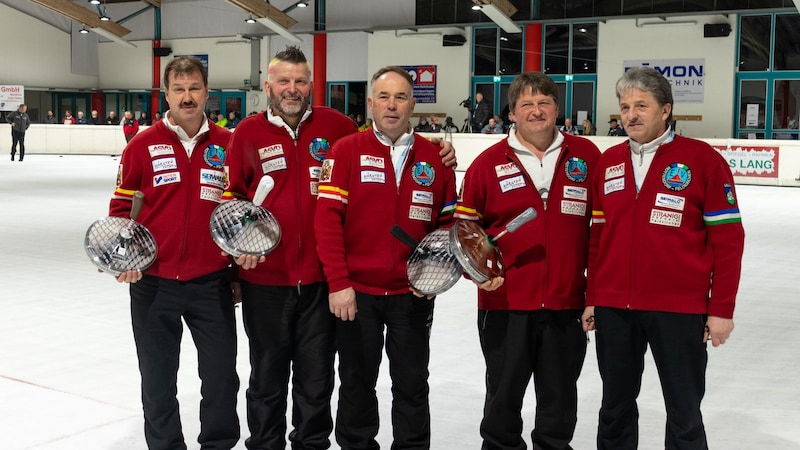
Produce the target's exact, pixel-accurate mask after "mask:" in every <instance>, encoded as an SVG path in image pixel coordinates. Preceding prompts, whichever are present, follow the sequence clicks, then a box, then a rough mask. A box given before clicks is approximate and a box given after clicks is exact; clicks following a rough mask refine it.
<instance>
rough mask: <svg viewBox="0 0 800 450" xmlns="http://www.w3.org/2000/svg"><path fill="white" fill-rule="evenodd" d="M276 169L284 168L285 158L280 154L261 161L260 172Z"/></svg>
mask: <svg viewBox="0 0 800 450" xmlns="http://www.w3.org/2000/svg"><path fill="white" fill-rule="evenodd" d="M276 170H286V158H284V157H282V156H281V157H280V158H275V159H270V160H268V161H264V162H262V163H261V172H263V173H264V174H268V173H270V172H275V171H276Z"/></svg>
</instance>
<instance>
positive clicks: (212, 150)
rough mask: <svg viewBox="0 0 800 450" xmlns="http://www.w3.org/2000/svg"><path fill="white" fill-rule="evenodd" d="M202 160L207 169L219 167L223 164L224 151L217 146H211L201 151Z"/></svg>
mask: <svg viewBox="0 0 800 450" xmlns="http://www.w3.org/2000/svg"><path fill="white" fill-rule="evenodd" d="M203 159H204V160H205V162H206V164H208V166H209V167H214V168H217V167H221V166H222V165H223V164H225V149H224V148H222V147H220V146H219V145H217V144H211V145H209V146H208V147H206V149H205V150H204V151H203Z"/></svg>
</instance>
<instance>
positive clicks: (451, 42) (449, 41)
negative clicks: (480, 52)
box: [442, 34, 467, 47]
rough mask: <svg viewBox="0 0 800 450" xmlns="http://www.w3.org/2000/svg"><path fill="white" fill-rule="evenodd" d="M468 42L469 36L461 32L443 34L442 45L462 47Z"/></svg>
mask: <svg viewBox="0 0 800 450" xmlns="http://www.w3.org/2000/svg"><path fill="white" fill-rule="evenodd" d="M465 42H467V38H465V37H464V36H462V35H460V34H443V35H442V46H443V47H460V46H462V45H464V43H465Z"/></svg>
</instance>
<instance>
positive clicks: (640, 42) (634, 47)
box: [596, 15, 737, 138]
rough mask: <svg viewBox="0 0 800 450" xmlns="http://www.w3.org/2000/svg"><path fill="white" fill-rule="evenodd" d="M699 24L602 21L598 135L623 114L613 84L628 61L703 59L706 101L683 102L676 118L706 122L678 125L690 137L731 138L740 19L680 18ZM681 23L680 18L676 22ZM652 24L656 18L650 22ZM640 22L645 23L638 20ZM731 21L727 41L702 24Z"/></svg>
mask: <svg viewBox="0 0 800 450" xmlns="http://www.w3.org/2000/svg"><path fill="white" fill-rule="evenodd" d="M681 19H684V20H687V19H692V20H696V21H697V24H696V25H669V26H663V27H637V26H636V23H637V20H636V19H631V20H609V21H606V22H605V23H603V22H601V23H600V27H599V31H598V33H599V44H598V52H597V60H598V61H597V117H598V119H597V120H596V122H597V124H596V126H597V134H606V133H607V132H608V123H607V122H608V119H609V116H610V115H612V114H619V105H618V103H617V97H616V92H615V89H614V86H615V84H616V82H617V80H618V79H619V77H620V76H622V73H623V64H622V62H623V61H624V60H641V59H679V58H680V59H690V58H703V59H705V80H706V83H705V87H704V88H705V101H704V102H703V103H686V102H679V103H675V105H673V108H672V111H673V115H700V116H703V120H702V121H698V122H689V121H679V122H678V125H677V130H676V131H677V132H678V133H681V134H683V135H686V136H693V137H704V138H716V137H728V136H731V135H732V134H733V119H732V117H733V108H734V102H735V99H734V83H735V70H736V67H735V66H736V64H735V63H736V59H735V55H736V25H737V23H736V18H735V16H733V15H732V16H730V17H728V18H725V17H723V16H721V15H710V16H692V17H690V18H681ZM674 20H677V19H674ZM648 21H653V19H648ZM640 22H641V21H640ZM722 22H727V23H730V25H731V27H732V28H733V31H732V32H731V34H730V35H729V36H728V37H716V38H704V37H703V24H705V23H722Z"/></svg>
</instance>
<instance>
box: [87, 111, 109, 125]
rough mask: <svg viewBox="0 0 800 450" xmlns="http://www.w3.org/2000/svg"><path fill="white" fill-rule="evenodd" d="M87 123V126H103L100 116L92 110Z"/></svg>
mask: <svg viewBox="0 0 800 450" xmlns="http://www.w3.org/2000/svg"><path fill="white" fill-rule="evenodd" d="M87 122H88V124H89V125H103V124H105V122H104V121H103V119H102V118H101V117H100V114H99V113H98V112H97V110H96V109H93V110H92V117H89V120H88V121H87Z"/></svg>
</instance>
